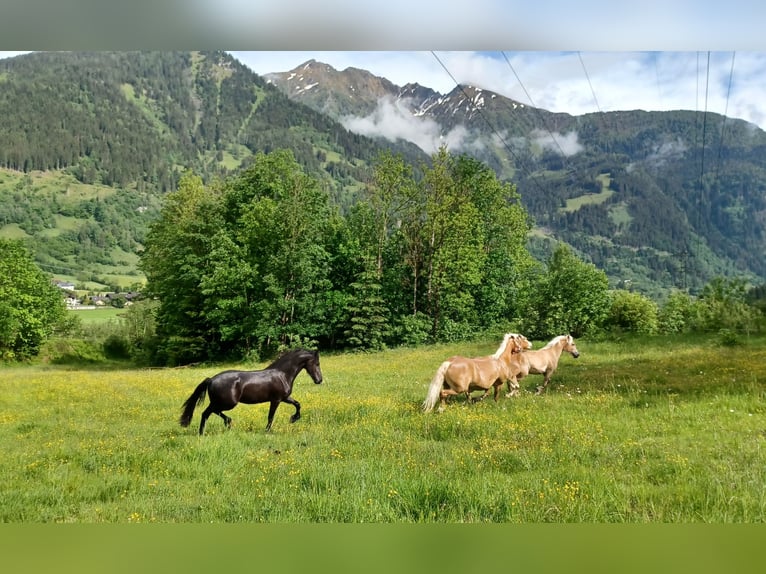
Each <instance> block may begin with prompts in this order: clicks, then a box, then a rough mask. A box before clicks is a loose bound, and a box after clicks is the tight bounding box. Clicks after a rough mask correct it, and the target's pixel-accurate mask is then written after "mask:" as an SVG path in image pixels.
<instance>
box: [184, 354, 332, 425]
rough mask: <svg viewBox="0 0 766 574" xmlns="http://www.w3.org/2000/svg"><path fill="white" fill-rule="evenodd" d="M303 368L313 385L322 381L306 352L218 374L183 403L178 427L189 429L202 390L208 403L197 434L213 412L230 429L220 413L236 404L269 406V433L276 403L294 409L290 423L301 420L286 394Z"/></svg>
mask: <svg viewBox="0 0 766 574" xmlns="http://www.w3.org/2000/svg"><path fill="white" fill-rule="evenodd" d="M303 369H306V372H307V373H308V374H309V376H310V377H311V378H312V380H313V381H314V383H316V384H317V385H318V384H320V383H321V382H322V370H321V369H320V368H319V352H318V351H308V350H306V349H295V350H292V351H288V352H287V353H285V354H283V355H282V356H281V357H279V358H278V359H277V360H275V361H274V362H273V363H271V364H270V365H269V366H268V367H266V368H265V369H263V370H261V371H234V370H229V371H222V372H220V373H218V374H217V375H215V376H213V377H210V378H207V379H205V380H204V381H202V382H201V383H200V384H199V385H197V388H196V389H194V392H193V393H192V394H191V396H190V397H189V398H188V399H186V402H184V404H183V407H182V408H183V411H182V413H181V418H180V420H179V423H180V424H181V426H182V427H188V426H189V424H190V423H191V419H192V415H193V414H194V408H195V406H197V405H201V404H202V403H203V402H204V401H205V392H206V391H207V395H208V397H209V398H210V404H209V405H208V406H207V408H206V409H205V410H204V411H202V420H201V421H200V424H199V434H202V433H203V431H204V430H205V422H206V421H207V419H208V417H209V416H210V415H211V414H213V413H215V414H217V415H218V416H219V417H221V418H222V419H223V422H224V425H226V428H230V427H231V417H228V416H226V415H225V414H223V411H228V410H231V409H233V408H234V407H236V406H237V403H244V404H248V405H252V404H256V403H270V406H269V419H268V424H267V425H266V430H267V431H269V430H271V423H272V422H273V421H274V413H275V412H276V410H277V407H278V406H279V403H282V402H285V403H289V404H291V405H293V406H294V407H295V413H294V414H293V415H292V416H291V417H290V422H291V423H294V422H295V421H297V420H298V419H299V418H301V405H300V403H299V402H298V401H296V400H295V399H294V398H292V397H291V396H290V394H291V393H292V392H293V381H295V377H297V376H298V373H300V372H301V370H303Z"/></svg>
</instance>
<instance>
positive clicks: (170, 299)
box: [140, 172, 222, 364]
mask: <svg viewBox="0 0 766 574" xmlns="http://www.w3.org/2000/svg"><path fill="white" fill-rule="evenodd" d="M220 211H221V209H220V206H219V200H218V199H217V197H216V195H215V194H214V193H211V192H210V191H208V190H206V189H205V187H204V185H203V184H202V179H201V178H200V177H199V176H197V175H194V174H193V173H192V172H187V173H185V174H184V175H183V176H182V178H181V180H180V182H179V185H178V191H176V192H174V193H171V194H169V195H168V196H167V197H166V199H165V203H164V205H163V207H162V211H161V213H160V217H159V219H158V220H157V221H155V223H154V224H152V226H151V227H150V230H149V233H148V234H147V238H146V249H145V251H144V253H143V255H142V257H141V263H140V266H141V269H142V270H143V271H144V273H145V274H146V278H147V285H146V291H147V295H149V296H150V297H157V298H158V299H159V300H160V308H159V309H158V310H157V316H156V319H157V337H158V353H159V355H160V357H158V359H159V361H160V362H162V363H167V364H177V363H187V362H194V361H200V360H205V359H208V358H211V357H214V356H217V355H219V354H220V353H221V351H222V350H221V336H220V333H219V330H218V329H217V328H216V326H215V325H214V324H213V323H211V321H210V320H209V318H208V317H207V316H206V314H205V311H206V305H205V294H204V293H203V291H202V281H203V278H204V276H205V273H206V272H207V270H208V269H210V266H211V261H212V259H211V254H212V252H213V247H214V241H215V238H216V234H217V232H218V230H219V229H220V228H221V215H220Z"/></svg>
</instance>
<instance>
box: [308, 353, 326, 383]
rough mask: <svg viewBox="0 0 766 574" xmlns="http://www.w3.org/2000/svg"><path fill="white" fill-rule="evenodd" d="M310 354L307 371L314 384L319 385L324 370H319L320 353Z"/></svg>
mask: <svg viewBox="0 0 766 574" xmlns="http://www.w3.org/2000/svg"><path fill="white" fill-rule="evenodd" d="M309 354H310V356H309V357H308V360H307V361H306V365H305V369H306V372H307V373H308V374H309V376H310V377H311V378H312V380H313V381H314V383H316V384H317V385H318V384H320V383H321V382H322V369H320V368H319V351H309Z"/></svg>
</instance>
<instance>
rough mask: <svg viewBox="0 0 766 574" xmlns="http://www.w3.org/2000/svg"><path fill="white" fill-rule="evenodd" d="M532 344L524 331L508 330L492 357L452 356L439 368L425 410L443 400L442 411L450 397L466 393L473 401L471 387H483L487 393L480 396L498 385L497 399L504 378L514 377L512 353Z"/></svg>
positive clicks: (440, 407)
mask: <svg viewBox="0 0 766 574" xmlns="http://www.w3.org/2000/svg"><path fill="white" fill-rule="evenodd" d="M531 346H532V344H531V343H530V342H529V341H528V340H527V338H526V337H524V336H523V335H518V334H516V333H506V334H505V337H503V342H502V343H501V344H500V347H498V349H497V351H495V353H494V354H493V355H490V356H489V357H478V358H474V359H469V358H466V357H460V356H455V357H450V358H449V359H447V360H446V361H444V362H443V363H442V364H441V365H440V366H439V369H438V370H437V371H436V374H435V375H434V378H433V379H432V380H431V384H430V385H429V387H428V394H427V395H426V399H425V401H423V410H424V411H425V412H428V411H430V410H432V409H433V408H434V406H436V403H437V401H441V404H440V405H439V411H440V412H441V411H443V410H444V405H445V403H446V400H447V397H450V396H453V395H459V394H461V393H465V396H466V399H467V400H468V401H469V402H470V401H471V391H476V390H483V391H484V394H483V395H482V396H481V397H480V398H479V399H478V400H481V399H483V398H484V397H486V396H487V394H488V393H489V389H490V388H492V387H494V389H495V396H494V398H495V400H497V395H498V393H499V391H500V387H501V386H502V385H503V382H505V381H507V380H508V379H509V377H510V372H509V369H508V367H509V364H510V361H511V355H512V354H518V353H521V351H522V350H523V349H529V348H530V347H531Z"/></svg>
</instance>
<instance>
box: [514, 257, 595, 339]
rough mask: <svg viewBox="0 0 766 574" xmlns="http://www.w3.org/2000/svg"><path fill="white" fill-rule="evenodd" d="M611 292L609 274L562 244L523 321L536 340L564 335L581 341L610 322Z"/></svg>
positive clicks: (534, 290) (539, 281)
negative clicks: (606, 319) (537, 338)
mask: <svg viewBox="0 0 766 574" xmlns="http://www.w3.org/2000/svg"><path fill="white" fill-rule="evenodd" d="M608 289H609V281H608V279H607V277H606V273H604V272H603V271H602V270H600V269H597V268H596V266H595V265H593V264H592V263H586V262H584V261H581V260H580V259H578V258H577V256H576V255H575V254H574V253H573V252H572V250H571V249H570V248H569V247H568V246H567V245H565V244H563V243H561V244H559V245H558V246H557V247H556V249H555V250H554V252H553V254H552V255H551V257H550V259H549V260H548V265H547V271H546V272H545V273H543V274H541V275H540V276H539V277H538V278H537V280H536V281H535V284H534V285H533V288H532V294H531V296H530V300H529V307H527V309H526V310H525V313H524V316H523V317H522V323H523V325H524V329H525V330H526V331H527V332H529V333H531V334H532V336H535V337H551V336H555V335H561V334H564V333H569V334H571V335H572V336H574V337H581V336H583V335H584V334H585V333H587V332H588V331H589V330H592V329H595V328H597V327H599V326H601V325H602V323H603V321H604V319H605V318H606V316H607V313H608V311H609V291H608Z"/></svg>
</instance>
